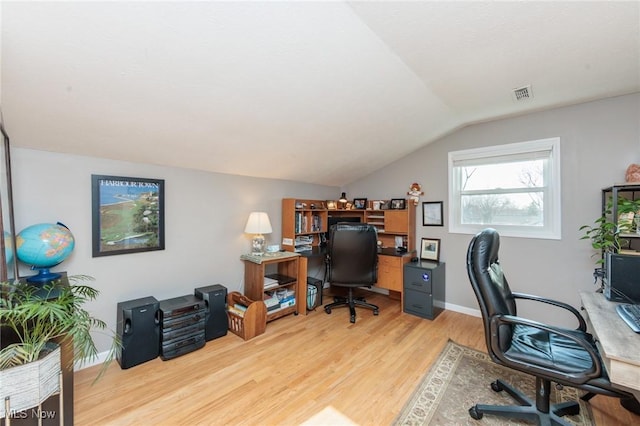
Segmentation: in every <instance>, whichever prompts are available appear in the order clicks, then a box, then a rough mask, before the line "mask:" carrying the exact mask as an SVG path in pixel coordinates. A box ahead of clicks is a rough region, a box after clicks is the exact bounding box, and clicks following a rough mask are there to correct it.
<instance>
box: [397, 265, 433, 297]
mask: <svg viewBox="0 0 640 426" xmlns="http://www.w3.org/2000/svg"><path fill="white" fill-rule="evenodd" d="M404 290H405V291H408V290H415V291H421V292H424V293H429V294H431V270H430V269H420V268H405V269H404Z"/></svg>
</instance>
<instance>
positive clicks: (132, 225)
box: [91, 175, 164, 257]
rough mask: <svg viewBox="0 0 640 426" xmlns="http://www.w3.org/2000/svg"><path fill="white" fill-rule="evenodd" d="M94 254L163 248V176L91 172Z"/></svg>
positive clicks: (125, 252)
mask: <svg viewBox="0 0 640 426" xmlns="http://www.w3.org/2000/svg"><path fill="white" fill-rule="evenodd" d="M91 199H92V213H93V216H92V228H93V229H92V231H93V233H92V235H93V257H99V256H110V255H115V254H127V253H138V252H142V251H152V250H164V180H163V179H146V178H134V177H121V176H103V175H91Z"/></svg>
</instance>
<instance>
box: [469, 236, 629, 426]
mask: <svg viewBox="0 0 640 426" xmlns="http://www.w3.org/2000/svg"><path fill="white" fill-rule="evenodd" d="M499 247H500V237H499V235H498V233H497V232H496V230H495V229H485V230H483V231H482V232H480V233H479V234H477V235H476V236H475V237H473V239H472V240H471V243H470V244H469V249H468V251H467V273H468V274H469V280H470V281H471V286H472V287H473V291H474V292H475V294H476V297H477V299H478V304H479V305H480V311H481V312H482V319H483V322H484V332H485V339H486V344H487V350H488V352H489V356H490V357H491V359H492V360H493V361H494V362H496V363H497V364H501V365H504V366H506V367H509V368H512V369H514V370H518V371H522V372H524V373H527V374H531V375H533V376H535V378H536V398H535V403H534V402H533V401H532V400H531V399H529V398H528V397H527V396H525V395H524V394H522V393H521V392H520V391H518V390H516V389H514V388H512V387H511V386H509V385H508V384H506V383H505V382H503V381H502V380H499V379H498V380H496V381H495V382H493V383H491V389H493V390H494V391H496V392H500V391H502V390H505V391H507V393H508V394H509V395H511V397H513V398H514V399H515V400H516V401H517V402H518V403H519V404H520V405H516V406H496V405H481V404H478V405H475V406H473V407H471V408H470V409H469V414H470V415H471V417H473V418H474V419H476V420H479V419H481V418H482V416H483V414H493V415H498V416H503V417H511V418H517V419H527V420H533V421H537V422H538V424H544V425H550V424H559V425H568V423H566V422H565V421H563V420H562V419H561V417H562V416H564V415H572V414H578V413H579V412H580V405H579V404H578V402H577V401H570V402H564V403H560V404H555V405H551V404H550V402H549V391H550V388H551V382H555V383H558V384H560V385H566V386H571V387H574V388H578V389H582V390H585V391H586V392H587V393H586V394H585V395H584V396H583V397H582V398H581V399H582V400H584V401H588V400H589V399H591V398H592V397H593V396H595V394H602V395H608V396H613V397H618V398H623V399H626V400H629V401H635V400H634V399H633V396H632V395H631V394H628V393H625V392H622V391H619V390H616V389H614V388H613V386H612V385H611V383H610V381H609V378H608V376H607V373H606V371H605V369H604V368H603V366H602V360H601V358H600V354H599V353H598V349H597V348H596V345H595V343H594V341H593V338H592V336H591V335H590V334H589V333H587V332H586V323H585V320H584V318H583V317H582V315H580V313H579V312H578V311H577V310H576V309H575V308H573V307H572V306H570V305H568V304H566V303H563V302H559V301H555V300H550V299H545V298H542V297H538V296H533V295H528V294H522V293H514V292H511V290H510V288H509V284H508V283H507V279H506V277H505V276H504V274H503V271H502V267H501V266H500V262H499V260H498V249H499ZM517 299H526V300H531V301H535V302H541V303H545V304H548V305H551V306H556V307H560V308H563V309H566V310H568V311H569V312H571V313H572V314H573V315H574V316H575V317H576V319H577V321H578V328H577V329H575V330H571V329H565V328H561V327H556V326H553V325H547V324H542V323H540V322H536V321H532V320H529V319H525V318H522V317H519V316H518V314H517V311H516V300H517ZM623 405H624V404H623Z"/></svg>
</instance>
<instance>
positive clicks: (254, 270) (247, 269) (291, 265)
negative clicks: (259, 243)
mask: <svg viewBox="0 0 640 426" xmlns="http://www.w3.org/2000/svg"><path fill="white" fill-rule="evenodd" d="M240 258H241V259H242V260H243V261H244V294H245V296H247V297H248V298H249V299H251V300H256V301H262V300H265V299H266V298H268V297H269V296H268V295H267V294H266V292H272V291H277V290H290V291H293V292H295V304H293V305H292V306H287V307H285V308H280V309H278V310H275V311H273V312H269V311H268V312H267V322H269V321H273V320H275V319H278V318H281V317H283V316H285V315H289V314H296V315H298V311H299V310H300V308H299V307H300V306H302V305H301V303H306V301H305V299H301V298H300V296H301V292H300V288H301V286H303V285H304V286H305V291H304V295H305V297H306V285H307V282H306V277H301V276H300V265H299V262H300V255H299V254H298V253H292V252H278V253H274V254H272V255H264V256H252V255H242V256H241V257H240ZM273 273H277V274H279V275H281V276H283V277H289V278H292V280H291V281H289V282H286V283H283V284H280V285H277V286H275V287H271V288H268V289H266V290H265V288H264V277H265V275H267V274H273ZM304 310H305V309H304V306H303V311H304Z"/></svg>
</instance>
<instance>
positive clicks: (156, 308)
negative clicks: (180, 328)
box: [116, 296, 160, 369]
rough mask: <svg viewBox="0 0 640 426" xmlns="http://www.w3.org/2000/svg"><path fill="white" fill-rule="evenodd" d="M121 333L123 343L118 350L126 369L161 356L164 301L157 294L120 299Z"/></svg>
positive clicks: (118, 356) (119, 357) (118, 328)
mask: <svg viewBox="0 0 640 426" xmlns="http://www.w3.org/2000/svg"><path fill="white" fill-rule="evenodd" d="M117 334H118V336H119V337H120V339H121V340H122V347H121V348H120V350H119V351H118V353H117V354H116V358H117V360H118V363H119V364H120V367H121V368H123V369H125V368H129V367H133V366H135V365H138V364H142V363H143V362H146V361H150V360H152V359H154V358H157V357H158V355H159V354H160V304H159V302H158V301H157V300H156V298H155V297H153V296H149V297H143V298H141V299H135V300H128V301H126V302H119V303H118V324H117Z"/></svg>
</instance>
